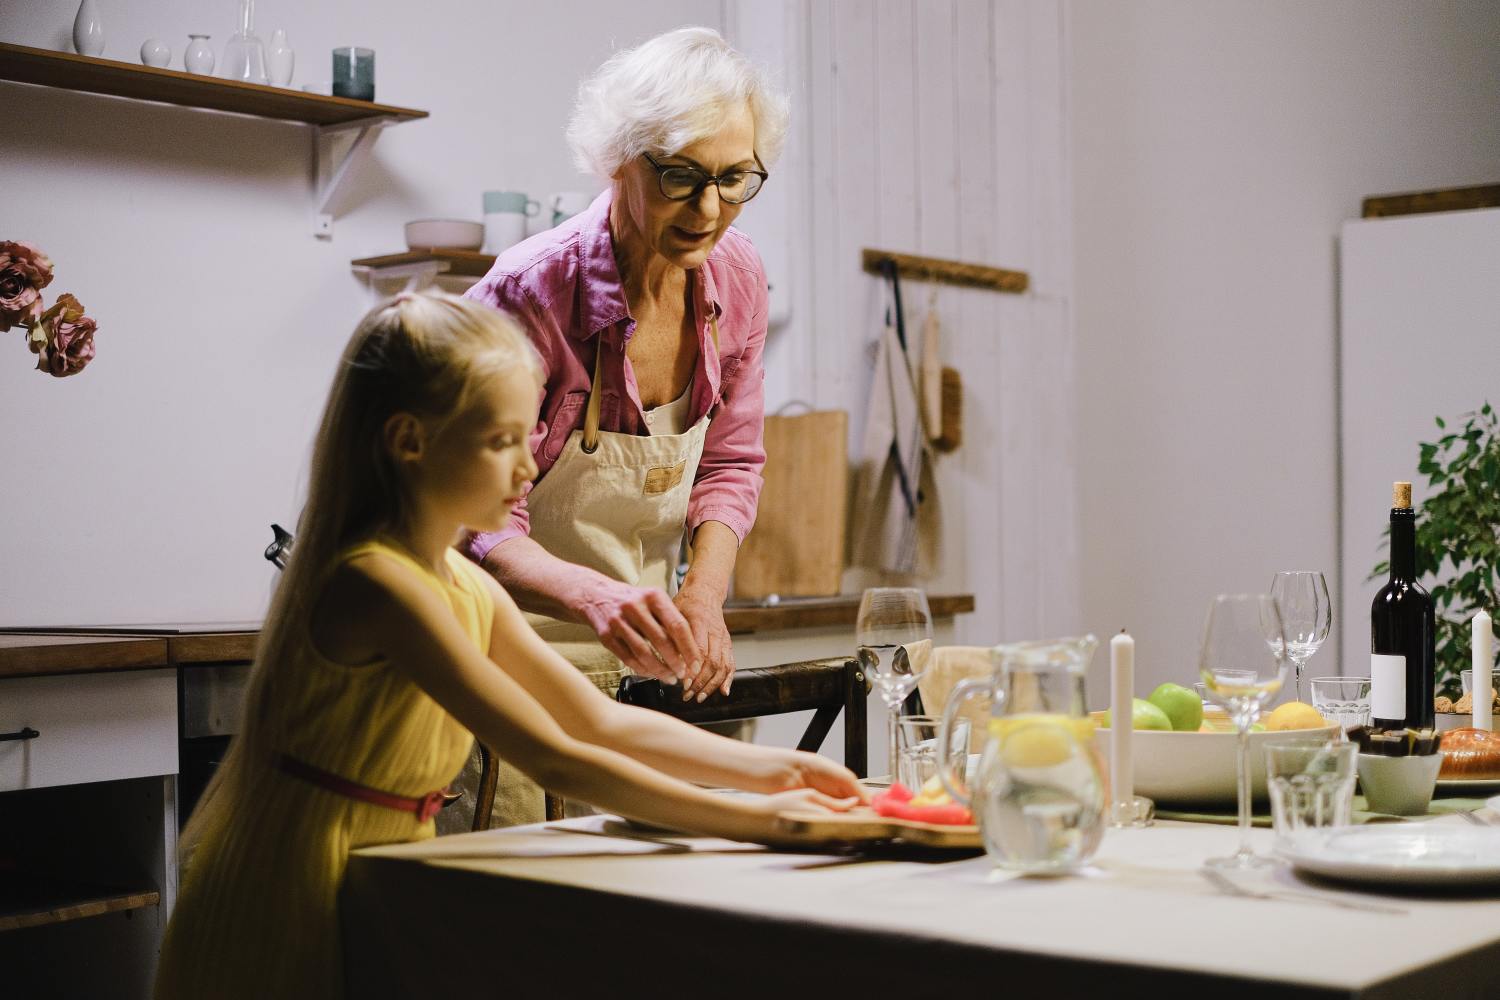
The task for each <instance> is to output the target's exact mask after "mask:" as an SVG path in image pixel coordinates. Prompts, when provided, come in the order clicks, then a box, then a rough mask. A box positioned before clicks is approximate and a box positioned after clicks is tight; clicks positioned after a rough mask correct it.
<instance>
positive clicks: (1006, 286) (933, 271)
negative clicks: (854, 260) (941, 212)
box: [860, 247, 1031, 295]
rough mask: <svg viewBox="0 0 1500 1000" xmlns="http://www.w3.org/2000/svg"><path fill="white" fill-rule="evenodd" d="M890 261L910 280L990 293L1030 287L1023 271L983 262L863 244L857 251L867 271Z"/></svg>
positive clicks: (878, 271) (875, 271)
mask: <svg viewBox="0 0 1500 1000" xmlns="http://www.w3.org/2000/svg"><path fill="white" fill-rule="evenodd" d="M888 260H889V261H894V262H895V264H896V272H897V273H898V274H900V275H901V277H903V278H910V279H911V280H913V281H936V282H940V283H942V284H946V285H959V286H962V287H965V288H985V289H989V290H990V291H994V292H1009V293H1012V294H1016V295H1019V294H1021V293H1022V292H1024V291H1026V290H1027V289H1028V288H1029V287H1031V277H1030V276H1029V275H1028V274H1027V273H1026V272H1025V271H1007V270H1005V269H1004V268H1000V267H989V266H987V265H984V264H969V263H966V262H964V261H961V260H944V259H943V258H941V257H921V256H918V255H916V254H909V253H896V252H894V251H891V250H874V249H871V248H869V247H866V248H865V249H864V250H862V251H861V252H860V266H861V267H863V268H864V270H865V272H866V273H867V274H875V275H879V274H882V273H883V272H882V271H881V267H882V265H883V263H884V262H885V261H888Z"/></svg>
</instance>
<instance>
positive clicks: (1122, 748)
mask: <svg viewBox="0 0 1500 1000" xmlns="http://www.w3.org/2000/svg"><path fill="white" fill-rule="evenodd" d="M1109 682H1110V710H1109V776H1110V784H1111V785H1113V786H1114V800H1115V809H1114V812H1115V818H1116V820H1117V821H1123V822H1128V821H1129V819H1130V817H1132V816H1133V815H1134V813H1135V772H1134V771H1133V770H1132V768H1133V766H1134V764H1133V762H1132V761H1131V759H1130V736H1131V727H1132V723H1133V722H1134V716H1135V705H1134V702H1135V640H1134V639H1132V638H1131V637H1130V634H1129V633H1127V632H1126V631H1125V630H1124V629H1120V634H1119V635H1117V636H1115V637H1114V638H1113V639H1111V640H1109Z"/></svg>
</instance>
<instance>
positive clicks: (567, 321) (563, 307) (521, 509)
mask: <svg viewBox="0 0 1500 1000" xmlns="http://www.w3.org/2000/svg"><path fill="white" fill-rule="evenodd" d="M609 206H610V192H609V191H606V192H604V193H603V194H601V195H600V196H599V197H598V198H596V199H595V200H594V203H593V204H592V205H590V206H589V208H588V209H587V210H586V211H584V212H582V213H580V214H579V215H576V216H574V217H573V218H571V219H569V220H568V221H567V222H564V223H563V224H562V225H560V226H558V227H557V228H555V229H550V230H548V231H547V232H545V233H539V234H538V235H536V236H533V237H532V238H531V239H529V240H526V241H525V242H524V243H520V244H518V245H517V246H514V247H512V248H511V249H509V250H507V251H506V252H505V253H503V254H501V255H500V257H499V258H498V259H497V260H496V261H495V266H494V267H492V268H490V272H489V274H487V275H485V276H484V279H483V280H481V281H480V282H479V283H478V284H477V285H475V286H474V287H473V288H471V289H469V292H468V295H467V297H468V298H471V299H477V300H478V301H480V302H485V303H487V304H489V305H492V306H494V307H496V308H498V309H503V310H505V311H506V312H508V313H510V314H511V315H512V316H514V317H515V318H516V319H517V320H518V321H519V322H520V323H521V326H522V327H523V328H524V329H525V330H526V332H527V334H528V335H530V337H531V342H532V344H533V345H535V346H536V349H537V353H538V354H540V355H541V359H542V376H543V381H544V385H545V388H544V390H543V399H542V409H541V413H540V415H539V418H538V421H537V425H536V427H535V428H534V429H533V430H532V432H531V452H532V454H533V455H535V456H536V464H537V477H536V478H537V481H538V482H540V481H541V480H542V479H543V478H544V477H545V476H546V475H547V470H548V469H550V468H552V466H553V464H554V463H556V461H557V458H558V456H559V455H560V454H562V449H563V445H564V444H565V443H566V442H567V440H568V435H569V434H571V433H572V432H573V430H574V429H576V428H581V427H582V426H583V417H584V409H585V406H584V404H585V402H586V401H587V399H588V394H589V382H590V380H591V378H592V375H593V368H594V352H595V350H597V349H602V350H603V351H604V359H603V362H604V364H603V369H602V371H601V372H600V382H601V383H603V384H602V387H601V388H602V391H603V398H602V399H601V400H600V403H601V405H600V411H599V428H600V429H601V430H605V431H615V432H618V433H621V434H637V435H646V434H649V433H650V431H649V430H648V429H647V427H646V416H645V411H644V409H643V408H642V406H641V397H640V392H639V390H638V388H637V386H636V381H635V371H634V369H633V368H632V366H631V364H630V361H629V359H627V358H626V357H625V345H626V344H627V343H629V342H630V338H631V336H632V335H634V333H635V320H634V319H632V318H631V316H630V310H629V308H628V307H627V306H626V303H625V289H624V287H623V285H622V282H621V279H620V270H619V268H618V267H617V266H616V264H615V253H614V245H613V242H612V240H611V238H610V235H609ZM694 274H695V276H696V278H697V279H698V280H695V281H693V282H692V290H693V292H692V294H693V311H694V318H695V319H696V321H697V324H696V325H697V328H698V362H697V365H696V367H695V368H694V370H693V378H692V382H691V384H690V388H689V394H690V399H689V408H688V410H689V412H688V423H689V424H690V425H691V424H694V423H697V422H698V420H699V419H701V418H702V416H703V415H704V414H705V413H707V412H708V411H709V410H710V409H713V408H714V407H715V406H716V405H717V407H718V409H717V410H715V412H714V416H713V419H712V420H711V421H710V422H709V426H708V435H707V439H706V440H705V441H704V445H703V458H702V460H701V461H700V462H699V463H698V474H697V478H695V479H694V480H693V491H692V494H691V495H690V497H689V499H688V513H687V525H686V527H687V530H688V532H689V533H691V532H692V531H694V530H696V529H697V527H698V525H700V524H702V523H703V522H704V521H721V522H723V523H724V524H726V525H728V526H729V528H730V530H732V531H733V532H734V533H735V534H736V535H737V536H739V538H740V540H741V541H743V540H744V538H745V534H746V533H747V532H748V531H749V530H750V527H751V525H753V524H754V523H755V506H756V503H757V501H758V500H759V498H760V487H761V482H762V480H761V476H760V471H761V468H762V466H764V465H765V461H766V453H765V450H764V448H763V446H762V439H761V432H762V425H763V420H764V413H765V409H764V402H765V401H764V396H765V387H764V385H763V384H762V383H763V382H764V380H765V368H764V359H763V356H764V353H765V346H766V320H767V315H768V311H769V302H768V299H767V294H766V275H765V270H764V268H762V266H761V262H760V255H759V254H757V253H756V252H755V247H754V246H752V245H751V243H750V240H749V238H748V237H746V236H745V235H744V234H743V233H741V232H739V231H738V230H735V229H733V228H730V229H728V230H727V231H725V233H724V235H723V237H722V238H721V239H720V240H719V242H718V244H717V245H716V246H715V247H714V248H713V251H712V252H710V253H709V255H708V259H707V260H705V261H704V262H703V265H702V266H701V267H699V268H698V269H697V271H696V272H694ZM713 315H717V316H718V320H719V346H718V350H717V351H716V350H715V349H714V347H713V335H712V333H711V330H710V325H709V318H710V316H713ZM530 530H531V521H530V515H529V514H528V512H527V509H526V500H525V499H524V498H523V499H522V500H521V501H520V502H519V503H517V505H516V507H515V511H514V513H513V514H512V516H511V519H510V524H508V525H507V526H506V527H505V528H503V529H502V530H500V531H497V532H490V533H479V534H475V535H472V536H471V537H470V538H469V540H468V544H467V545H466V550H467V552H468V554H469V556H470V558H473V559H475V560H479V559H482V558H484V556H485V554H486V553H488V552H489V551H490V549H492V548H494V547H495V546H496V545H498V544H499V543H500V542H503V541H504V540H505V539H507V538H511V537H514V536H516V535H520V534H529V533H530Z"/></svg>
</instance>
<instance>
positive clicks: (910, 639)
mask: <svg viewBox="0 0 1500 1000" xmlns="http://www.w3.org/2000/svg"><path fill="white" fill-rule="evenodd" d="M854 645H855V647H856V650H857V653H856V655H858V657H859V663H860V666H861V667H862V668H863V669H864V672H865V676H866V677H868V678H869V679H870V680H871V681H873V682H874V684H875V687H876V689H877V690H879V691H880V700H881V701H883V702H885V707H886V709H887V710H888V714H889V716H890V724H889V727H888V730H887V731H888V734H889V737H890V756H889V762H890V770H889V771H887V772H886V773H887V774H889V775H890V776H891V780H892V781H894V780H895V779H896V774H897V770H898V768H897V752H898V750H897V737H898V733H897V729H896V720H897V718H898V717H899V716H900V714H901V703H902V702H903V701H905V700H906V696H907V695H909V694H911V693H912V691H913V689H915V688H916V686H917V681H919V680H921V678H922V674H923V673H924V672H926V670H927V664H928V663H929V662H930V661H931V659H932V613H931V612H930V611H928V610H927V595H926V594H925V593H923V592H922V591H921V590H919V589H918V588H916V587H871V588H870V589H869V590H866V591H865V593H864V596H863V597H862V598H860V601H859V617H858V618H856V619H855V623H854Z"/></svg>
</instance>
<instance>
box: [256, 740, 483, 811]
mask: <svg viewBox="0 0 1500 1000" xmlns="http://www.w3.org/2000/svg"><path fill="white" fill-rule="evenodd" d="M276 766H277V767H278V768H280V769H281V770H282V771H285V772H286V773H287V774H290V775H291V776H292V777H294V778H301V779H302V780H303V781H308V782H311V783H312V784H314V785H317V786H318V787H319V788H323V789H327V790H328V791H330V792H333V793H334V794H335V795H342V796H344V797H345V798H348V799H358V800H359V801H360V802H368V803H370V804H371V805H377V806H384V807H385V808H387V809H395V810H397V811H399V812H409V813H415V814H416V817H417V820H418V822H421V823H425V822H427V821H428V820H430V819H432V817H434V816H436V815H437V813H438V810H439V809H441V808H443V806H444V805H445V804H446V803H447V801H448V800H449V798H457V796H454V795H450V794H449V793H448V792H447V790H446V789H439V790H438V791H435V792H428V793H427V794H426V795H423V796H422V797H420V798H411V797H410V796H407V795H393V794H391V793H390V792H382V791H381V790H380V789H378V788H370V787H369V786H368V785H361V784H359V783H358V782H355V781H350V780H349V779H348V778H341V777H339V776H338V775H336V774H332V773H330V772H328V771H325V770H323V769H322V768H318V767H313V766H312V765H311V764H306V763H303V762H302V761H300V760H298V759H297V758H296V757H291V756H288V755H287V754H282V755H281V756H280V757H278V758H276Z"/></svg>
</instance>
